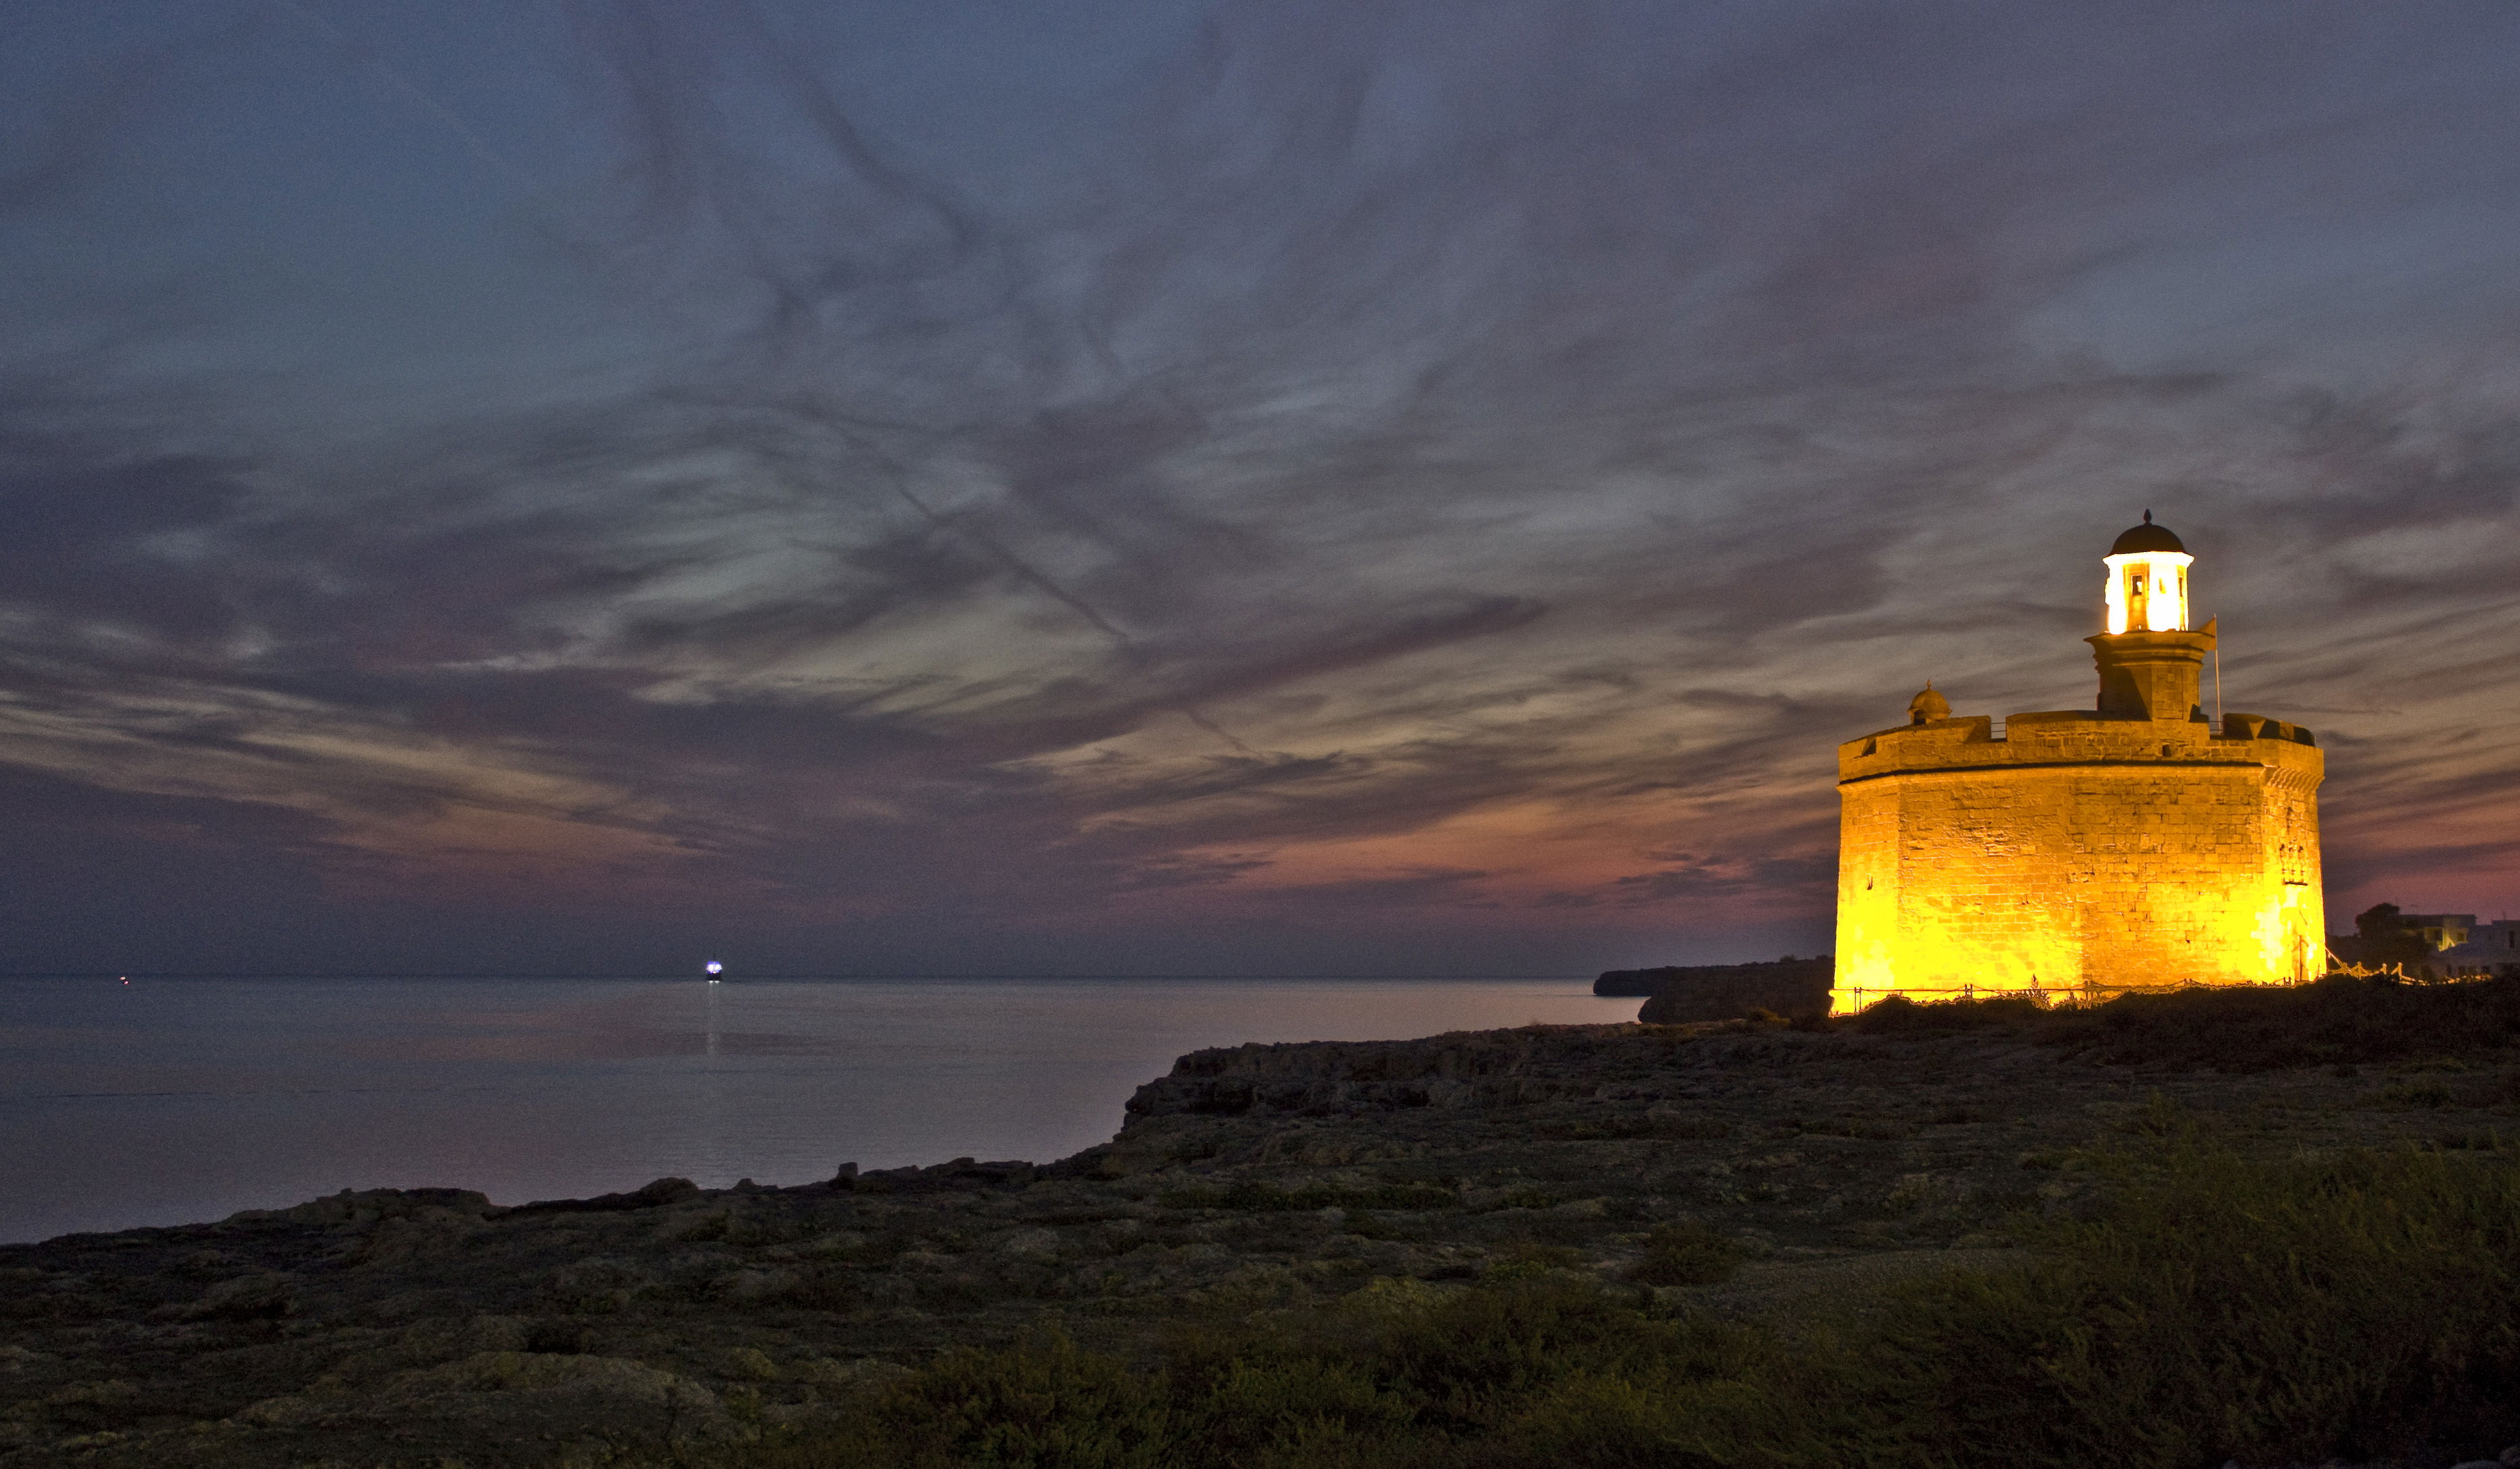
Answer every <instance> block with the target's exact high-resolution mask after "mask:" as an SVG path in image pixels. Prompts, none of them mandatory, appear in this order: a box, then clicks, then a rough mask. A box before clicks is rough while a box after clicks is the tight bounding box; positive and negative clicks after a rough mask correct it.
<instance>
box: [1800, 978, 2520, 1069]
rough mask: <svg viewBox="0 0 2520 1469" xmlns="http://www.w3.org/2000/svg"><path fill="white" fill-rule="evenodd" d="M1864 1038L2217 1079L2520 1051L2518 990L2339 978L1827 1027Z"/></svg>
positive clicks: (1999, 1003) (1899, 1008)
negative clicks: (2030, 1051) (2037, 1053)
mask: <svg viewBox="0 0 2520 1469" xmlns="http://www.w3.org/2000/svg"><path fill="white" fill-rule="evenodd" d="M1833 1023H1835V1024H1837V1025H1841V1026H1845V1027H1847V1028H1850V1029H1852V1030H1854V1031H1857V1032H1859V1033H1861V1034H1864V1035H1875V1036H1890V1035H1926V1034H1935V1033H1941V1034H1956V1033H1960V1032H1967V1031H2012V1032H2016V1033H2018V1034H2021V1035H2023V1036H2025V1037H2027V1038H2028V1039H2031V1040H2033V1041H2036V1042H2038V1043H2039V1044H2041V1045H2045V1046H2056V1047H2058V1048H2060V1049H2061V1050H2063V1051H2065V1052H2067V1053H2068V1054H2072V1055H2076V1056H2080V1057H2086V1058H2089V1059H2092V1060H2097V1061H2104V1062H2116V1063H2136V1062H2143V1063H2149V1064H2169V1065H2180V1066H2211V1067H2214V1068H2216V1069H2218V1070H2223V1071H2239V1070H2247V1071H2272V1070H2278V1069H2281V1068H2285V1067H2297V1066H2325V1065H2360V1064H2370V1063H2374V1062H2384V1061H2395V1060H2402V1059H2406V1058H2408V1057H2455V1056H2473V1055H2477V1054H2481V1053H2489V1052H2494V1051H2499V1050H2503V1049H2505V1048H2507V1047H2509V1046H2513V1045H2515V1044H2520V980H2512V979H2486V980H2473V981H2467V982H2462V983H2431V984H2419V983H2412V982H2408V981H2404V980H2401V979H2398V978H2395V977H2392V976H2386V975H2384V976H2381V977H2378V978H2372V979H2359V978H2355V977H2353V976H2350V975H2344V974H2334V975H2330V976H2328V977H2327V978H2325V979H2322V980H2319V981H2318V982H2317V983H2315V984H2309V985H2303V986H2301V987H2299V988H2296V989H2279V988H2265V989H2228V990H2219V989H2204V988H2196V989H2185V990H2171V991H2166V992H2163V993H2159V994H2149V995H2140V994H2139V995H2124V996H2120V997H2119V998H2117V999H2115V1000H2112V1001H2110V1002H2107V1003H2105V1004H2098V1005H2091V1006H2087V1007H2054V1008H2048V1007H2043V1006H2041V1005H2039V1004H2036V1003H2034V1002H2031V1001H2028V1000H2023V999H2000V1000H1977V1001H1950V1002H1941V1003H1934V1004H1918V1003H1916V1002H1913V1001H1910V1000H1904V999H1897V998H1893V999H1890V1000H1885V1001H1882V1002H1880V1003H1878V1004H1875V1005H1872V1006H1871V1007H1869V1008H1868V1009H1866V1010H1865V1011H1864V1012H1863V1013H1862V1014H1860V1015H1855V1016H1850V1017H1848V1018H1846V1019H1843V1020H1839V1021H1836V1022H1833Z"/></svg>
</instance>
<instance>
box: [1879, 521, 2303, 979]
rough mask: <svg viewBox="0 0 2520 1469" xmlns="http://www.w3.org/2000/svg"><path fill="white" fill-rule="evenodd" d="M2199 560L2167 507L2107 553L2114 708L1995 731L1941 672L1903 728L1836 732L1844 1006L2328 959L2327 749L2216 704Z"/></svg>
mask: <svg viewBox="0 0 2520 1469" xmlns="http://www.w3.org/2000/svg"><path fill="white" fill-rule="evenodd" d="M2190 562H2191V557H2190V556H2188V555H2187V553H2186V550H2185V548H2184V547H2183V546H2182V545H2181V544H2180V542H2179V538H2178V537H2177V536H2175V535H2172V534H2171V533H2170V532H2169V531H2168V530H2167V529H2165V528H2163V527H2161V526H2158V525H2155V524H2153V523H2152V515H2151V512H2145V514H2144V523H2143V524H2141V525H2138V526H2137V527H2135V528H2134V529H2132V530H2129V531H2128V532H2127V533H2126V534H2125V535H2122V536H2120V537H2119V538H2118V541H2117V544H2116V545H2115V546H2114V547H2112V548H2111V549H2110V554H2109V556H2107V558H2106V562H2105V563H2106V565H2107V566H2108V577H2109V579H2108V583H2107V586H2106V597H2105V601H2104V606H2105V608H2106V622H2105V624H2104V625H2105V626H2107V627H2109V628H2110V629H2112V631H2109V632H2105V633H2101V634H2098V635H2096V636H2094V637H2092V638H2090V639H2087V640H2086V641H2087V642H2089V643H2090V644H2091V645H2092V649H2093V659H2094V661H2095V662H2096V663H2097V664H2098V668H2099V676H2100V692H2099V699H2098V703H2097V707H2095V708H2093V709H2089V710H2071V711H2066V712H2061V713H2048V714H2015V715H2012V716H2011V717H2009V718H2008V719H2006V720H2005V721H2004V724H2003V732H2002V733H2001V734H1999V733H1997V732H1996V730H1995V727H1994V723H1995V722H1994V721H1993V720H1992V719H1991V718H1989V717H1987V716H1985V715H1976V716H1966V717H1960V718H1954V717H1953V716H1952V712H1951V705H1950V703H1949V702H1948V701H1947V700H1946V699H1945V698H1944V697H1943V695H1942V694H1941V693H1939V692H1936V691H1935V690H1934V689H1933V688H1932V686H1931V685H1928V686H1927V687H1926V689H1925V691H1924V692H1922V693H1920V694H1918V695H1917V696H1916V698H1915V700H1914V701H1913V703H1912V704H1910V706H1909V722H1908V723H1907V724H1905V725H1901V726H1898V727H1896V728H1893V729H1888V730H1883V731H1881V732H1879V733H1878V734H1868V735H1866V736H1864V737H1863V738H1861V739H1851V740H1848V741H1847V742H1846V743H1844V744H1842V745H1839V746H1838V749H1837V771H1838V780H1837V787H1838V793H1839V796H1840V798H1841V800H1842V803H1843V814H1842V817H1841V824H1840V827H1839V835H1838V868H1837V965H1836V986H1837V988H1836V994H1835V998H1834V1005H1835V1008H1837V1009H1838V1010H1841V1011H1844V1010H1852V1009H1860V1008H1862V1007H1863V1006H1864V1005H1867V1004H1870V1003H1872V1002H1874V1001H1877V1000H1880V999H1882V998H1883V997H1885V996H1888V995H1893V994H1904V995H1908V996H1911V997H1913V998H1914V999H1918V1000H1938V999H1944V998H1949V997H1954V996H1958V995H1962V994H1975V995H1989V994H2013V993H2036V994H2039V995H2043V996H2049V997H2055V998H2060V999H2062V998H2068V997H2086V996H2097V995H2105V994H2115V993H2119V992H2122V991H2125V990H2129V989H2151V988H2157V987H2163V986H2170V985H2179V984H2186V983H2198V984H2217V985H2230V984H2296V983H2299V982H2301V981H2303V980H2307V979H2312V978H2316V977H2317V976H2318V974H2319V973H2320V972H2321V971H2322V970H2324V969H2325V967H2326V962H2325V960H2326V938H2325V932H2326V923H2325V917H2324V913H2323V896H2322V894H2321V892H2320V888H2319V875H2318V783H2319V780H2320V779H2321V777H2322V776H2323V775H2324V774H2325V769H2326V762H2325V758H2324V757H2323V756H2322V755H2321V754H2320V753H2319V750H2318V745H2317V743H2316V742H2315V741H2314V740H2313V739H2312V737H2311V733H2310V732H2309V731H2308V730H2305V729H2302V728H2301V727H2300V726H2298V725H2290V724H2286V723H2284V722H2283V721H2281V720H2274V719H2265V718H2262V717H2260V716H2258V715H2254V714H2231V715H2227V716H2225V717H2224V719H2223V721H2222V724H2221V726H2220V727H2219V728H2218V727H2216V725H2215V724H2214V723H2213V722H2212V721H2210V720H2208V719H2207V717H2206V715H2205V712H2204V710H2203V707H2202V705H2201V703H2200V701H2199V697H2198V693H2199V688H2200V684H2201V681H2202V676H2203V673H2204V663H2205V659H2206V657H2207V656H2208V655H2209V654H2211V653H2212V652H2213V650H2214V634H2215V628H2214V624H2213V623H2211V622H2208V623H2207V624H2206V625H2205V626H2204V627H2203V628H2201V629H2198V630H2196V631H2192V632H2191V631H2189V630H2188V628H2187V568H2188V565H2189V564H2190Z"/></svg>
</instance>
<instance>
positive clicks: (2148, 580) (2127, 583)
mask: <svg viewBox="0 0 2520 1469" xmlns="http://www.w3.org/2000/svg"><path fill="white" fill-rule="evenodd" d="M2195 559H2196V558H2195V557H2194V556H2189V555H2188V554H2187V548H2186V547H2185V546H2183V545H2182V544H2181V543H2180V540H2179V537H2177V536H2175V535H2173V534H2171V533H2170V530H2169V529H2168V527H2166V526H2160V525H2155V524H2153V523H2152V512H2150V511H2145V512H2143V523H2142V524H2141V525H2138V526H2135V527H2133V528H2131V529H2129V530H2128V531H2127V532H2126V534H2124V535H2122V536H2119V537H2118V539H2117V544H2115V545H2113V546H2111V547H2110V548H2109V554H2108V555H2107V556H2103V557H2101V560H2102V561H2103V562H2105V563H2106V564H2107V566H2108V568H2109V583H2108V590H2107V593H2106V596H2107V601H2108V613H2109V631H2110V632H2111V633H2183V632H2185V631H2187V568H2188V566H2189V565H2190V564H2192V563H2193V562H2194V561H2195Z"/></svg>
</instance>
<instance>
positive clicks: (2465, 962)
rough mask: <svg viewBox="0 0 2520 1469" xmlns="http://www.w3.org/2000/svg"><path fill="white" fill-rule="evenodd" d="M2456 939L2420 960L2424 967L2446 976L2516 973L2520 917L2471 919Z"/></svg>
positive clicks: (2519, 969) (2519, 959) (2519, 957)
mask: <svg viewBox="0 0 2520 1469" xmlns="http://www.w3.org/2000/svg"><path fill="white" fill-rule="evenodd" d="M2444 916H2450V915H2449V914H2444ZM2458 916H2462V917H2464V916H2465V914H2459V915H2458ZM2459 939H2460V942H2457V943H2454V944H2452V945H2450V946H2449V947H2447V948H2445V949H2443V950H2441V951H2440V952H2439V953H2437V954H2435V955H2433V956H2432V957H2430V958H2428V959H2426V960H2424V963H2425V964H2426V966H2427V967H2429V968H2431V969H2432V970H2434V971H2435V972H2436V973H2440V974H2449V975H2466V974H2520V918H2498V919H2496V920H2495V921H2493V922H2491V923H2479V922H2476V921H2475V920H2474V919H2472V918H2471V919H2469V921H2468V923H2467V925H2466V927H2465V929H2464V931H2462V932H2461V933H2460V934H2459Z"/></svg>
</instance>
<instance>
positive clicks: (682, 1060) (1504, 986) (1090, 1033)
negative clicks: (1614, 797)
mask: <svg viewBox="0 0 2520 1469" xmlns="http://www.w3.org/2000/svg"><path fill="white" fill-rule="evenodd" d="M1636 1007H1637V1002H1636V1001H1634V1000H1597V999H1595V998H1594V997H1593V996H1592V995H1591V994H1590V993H1589V987H1588V985H1587V984H1586V982H1584V981H1582V980H1573V979H1569V980H1315V979H1284V980H1267V979H1262V980H1213V979H1209V980H1153V979H1054V980H1044V979H1026V980H932V979H931V980H820V981H796V982H787V981H777V982H772V981H760V982H750V983H746V982H743V981H741V980H731V981H729V982H726V983H723V984H716V985H711V984H705V983H701V982H698V981H659V980H555V979H517V980H451V979H421V980H411V979H278V980H232V979H171V980H143V979H135V980H133V981H132V982H131V983H130V985H129V986H128V987H125V986H123V985H121V984H118V983H115V982H113V981H112V980H30V979H22V980H0V1180H5V1182H0V1241H7V1240H27V1239H39V1238H43V1237H46V1236H49V1235H53V1234H60V1233H66V1232H68V1231H71V1230H79V1229H119V1228H127V1227H130V1226H132V1225H135V1224H187V1223H192V1222H195V1221H200V1220H211V1219H217V1218H219V1217H221V1216H223V1215H226V1214H229V1213H232V1212H234V1211H236V1210H239V1209H252V1208H269V1207H273V1206H277V1205H285V1204H292V1203H296V1202H299V1201H301V1200H304V1199H308V1198H312V1197H314V1196H316V1195H317V1194H322V1193H330V1192H332V1191H334V1190H336V1189H339V1188H379V1187H417V1186H423V1185H435V1186H448V1187H461V1188H477V1189H480V1190H482V1191H483V1192H485V1193H487V1194H489V1195H490V1197H491V1198H492V1199H494V1200H496V1201H497V1202H499V1203H503V1204H514V1203H521V1202H524V1201H525V1200H528V1199H539V1198H562V1197H570V1196H582V1195H585V1194H590V1193H603V1192H607V1191H610V1190H614V1189H621V1188H635V1187H637V1186H638V1185H639V1184H641V1183H644V1182H646V1181H648V1180H651V1179H654V1178H659V1177H662V1176H665V1175H680V1176H682V1177H684V1178H689V1179H693V1180H697V1181H698V1182H699V1183H701V1184H703V1185H704V1186H709V1187H723V1186H725V1185H726V1184H729V1183H732V1182H734V1181H735V1180H737V1179H739V1178H751V1179H754V1180H759V1181H761V1182H764V1183H801V1182H806V1181H810V1180H816V1179H824V1178H829V1177H830V1176H831V1174H832V1170H833V1169H834V1168H835V1167H837V1166H838V1165H839V1164H841V1163H843V1162H850V1161H854V1162H857V1163H859V1164H861V1165H862V1166H865V1167H868V1168H890V1167H897V1166H899V1165H901V1164H905V1163H935V1162H941V1161H943V1160H945V1159H947V1158H952V1157H958V1156H962V1155H965V1154H968V1155H971V1156H974V1157H979V1158H1030V1159H1035V1160H1040V1161H1047V1160H1049V1159H1052V1158H1057V1157H1062V1156H1064V1155H1066V1154H1068V1153H1072V1152H1075V1151H1076V1150H1078V1149H1079V1148H1083V1147H1089V1146H1091V1145H1093V1144H1094V1143H1097V1142H1101V1141H1102V1140H1104V1139H1105V1138H1107V1137H1109V1136H1110V1135H1111V1134H1112V1133H1113V1132H1114V1131H1116V1130H1117V1129H1118V1128H1119V1125H1120V1106H1121V1103H1122V1102H1124V1101H1126V1100H1128V1097H1129V1093H1130V1092H1131V1091H1133V1090H1135V1089H1136V1088H1137V1086H1138V1085H1139V1084H1140V1083H1141V1082H1145V1081H1147V1080H1148V1079H1150V1078H1153V1077H1156V1076H1159V1075H1161V1074H1163V1072H1164V1071H1166V1070H1167V1069H1168V1068H1169V1067H1170V1066H1171V1065H1172V1060H1173V1057H1175V1056H1177V1055H1179V1054H1181V1053H1182V1052H1184V1051H1188V1050H1195V1049H1197V1048H1199V1047H1200V1046H1230V1045H1235V1044H1238V1043H1240V1042H1244V1041H1367V1040H1391V1039H1399V1038H1405V1037H1411V1036H1426V1035H1433V1034H1436V1033H1437V1032H1441V1031H1448V1030H1476V1029H1490V1028H1494V1027H1498V1026H1508V1025H1521V1024H1523V1023H1525V1022H1527V1021H1532V1020H1545V1021H1548V1022H1551V1023H1553V1024H1560V1023H1603V1022H1610V1021H1618V1020H1629V1019H1634V1018H1635V1014H1636Z"/></svg>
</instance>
